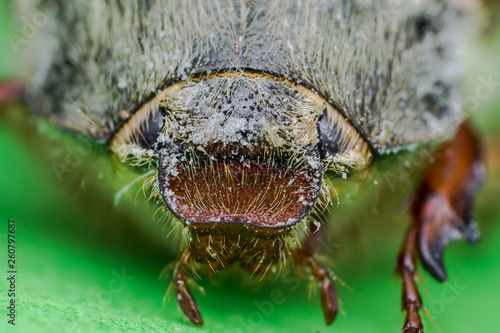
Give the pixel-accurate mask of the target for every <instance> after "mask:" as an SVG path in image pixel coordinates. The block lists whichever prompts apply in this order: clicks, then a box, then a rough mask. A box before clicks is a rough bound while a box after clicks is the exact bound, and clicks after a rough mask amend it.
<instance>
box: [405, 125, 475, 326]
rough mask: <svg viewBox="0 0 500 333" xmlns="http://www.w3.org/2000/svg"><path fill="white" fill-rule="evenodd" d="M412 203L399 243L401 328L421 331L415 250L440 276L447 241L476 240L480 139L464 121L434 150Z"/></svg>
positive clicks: (443, 275)
mask: <svg viewBox="0 0 500 333" xmlns="http://www.w3.org/2000/svg"><path fill="white" fill-rule="evenodd" d="M434 158H435V161H434V163H433V164H432V165H431V167H430V169H429V171H428V172H427V175H426V177H425V179H424V181H423V183H422V185H421V187H420V190H419V192H418V195H417V198H416V200H415V202H414V208H413V215H414V217H415V221H414V224H413V225H412V226H411V227H410V229H409V231H408V234H407V236H406V239H405V242H404V244H403V247H402V248H401V251H400V254H399V259H398V265H397V269H396V271H397V272H398V273H399V274H400V275H401V277H402V279H403V294H402V308H403V310H404V311H406V320H405V324H404V326H403V332H423V325H422V321H421V319H420V316H419V310H420V309H421V308H422V300H421V298H420V294H419V292H418V288H417V285H416V282H415V273H416V268H415V267H416V258H415V256H416V255H417V252H418V254H419V256H420V260H421V261H422V264H423V266H424V268H425V269H426V270H427V271H428V272H429V273H430V274H431V275H432V276H433V277H434V278H435V279H436V280H438V281H440V282H444V281H446V279H447V275H446V271H445V268H444V263H443V252H444V250H445V248H446V246H447V245H448V243H449V242H451V241H453V240H458V239H464V240H467V241H469V242H477V241H478V240H479V232H478V230H477V227H476V224H475V222H474V221H473V220H472V219H471V207H472V199H473V196H474V194H475V192H476V190H477V189H478V187H479V186H480V184H481V182H482V179H483V165H482V162H481V154H480V147H479V144H478V140H477V138H476V136H475V135H474V133H473V132H472V130H471V128H470V125H469V124H468V123H464V124H462V125H461V126H460V127H459V129H458V131H457V133H456V135H455V137H454V138H453V139H451V140H450V141H449V142H447V143H445V144H443V146H442V147H441V148H440V149H439V150H438V151H437V152H436V154H435V156H434Z"/></svg>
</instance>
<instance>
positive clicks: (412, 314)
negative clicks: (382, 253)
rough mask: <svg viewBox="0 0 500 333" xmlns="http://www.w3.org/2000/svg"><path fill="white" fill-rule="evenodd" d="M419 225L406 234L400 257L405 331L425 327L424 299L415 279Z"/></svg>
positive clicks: (399, 268)
mask: <svg viewBox="0 0 500 333" xmlns="http://www.w3.org/2000/svg"><path fill="white" fill-rule="evenodd" d="M417 232H418V230H417V227H416V226H412V227H411V228H410V230H408V233H407V235H406V238H405V241H404V243H403V246H402V248H401V251H400V253H399V258H398V265H397V268H396V270H397V272H398V273H399V274H400V275H401V278H402V280H403V292H402V302H401V307H402V309H403V310H404V311H405V312H406V319H405V323H404V325H403V333H410V332H419V333H420V332H423V331H424V327H423V325H422V320H421V319H420V315H419V310H420V309H421V308H422V299H421V297H420V293H419V291H418V287H417V283H416V281H415V277H416V269H415V266H416V265H415V263H416V261H415V252H416V251H415V250H416V239H417Z"/></svg>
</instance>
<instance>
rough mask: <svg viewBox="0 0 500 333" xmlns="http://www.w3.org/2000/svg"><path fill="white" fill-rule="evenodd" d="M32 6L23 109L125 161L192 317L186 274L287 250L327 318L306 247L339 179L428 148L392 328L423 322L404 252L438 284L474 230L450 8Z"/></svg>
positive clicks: (269, 259) (467, 135)
mask: <svg viewBox="0 0 500 333" xmlns="http://www.w3.org/2000/svg"><path fill="white" fill-rule="evenodd" d="M41 5H42V6H46V7H45V8H47V11H50V12H51V13H53V17H54V21H53V22H52V24H50V25H49V26H48V27H46V29H44V33H43V36H41V37H40V40H41V41H50V43H47V44H46V45H47V47H45V48H44V49H43V50H42V52H45V53H46V54H45V55H41V56H39V57H38V58H39V59H40V60H43V61H40V63H39V72H38V73H39V74H38V75H37V76H35V78H34V80H33V83H32V87H31V89H30V93H29V100H30V101H31V103H32V105H33V109H34V110H35V112H36V113H37V114H39V115H40V116H42V117H44V118H46V119H48V120H50V121H51V122H53V123H55V124H57V125H59V126H60V127H62V128H65V129H68V130H71V131H75V132H79V133H81V134H84V135H87V136H89V137H91V138H94V139H95V140H101V141H104V142H106V143H107V146H108V148H109V151H110V154H111V155H112V156H113V158H114V159H115V160H116V161H117V162H116V163H119V164H124V165H130V166H132V167H138V168H139V169H140V172H142V173H143V175H144V177H145V179H144V180H143V183H144V190H145V192H147V193H148V195H149V198H150V199H151V200H152V201H154V202H156V203H157V204H158V205H159V207H160V208H161V210H162V213H163V214H165V215H166V216H169V217H172V223H177V224H180V225H182V226H183V227H185V228H186V229H185V230H187V232H188V236H187V237H186V238H185V242H184V244H183V245H182V247H181V250H180V252H179V256H178V259H177V261H176V264H175V268H174V270H173V272H172V279H173V281H172V285H173V287H174V289H175V295H176V299H177V301H178V303H179V305H180V307H181V309H182V310H183V312H184V314H185V315H186V316H187V318H188V319H189V320H190V321H191V322H192V323H193V324H195V325H199V326H201V325H203V319H202V316H201V312H200V310H199V308H198V305H197V303H196V301H195V299H194V297H193V295H192V293H191V291H190V290H189V287H188V284H187V282H190V281H191V279H192V277H191V275H192V274H191V273H196V269H200V270H202V271H204V272H214V273H216V272H218V271H219V270H221V269H224V268H225V267H227V266H230V265H232V264H234V263H240V264H241V266H242V268H243V269H245V270H248V271H249V272H251V273H252V274H257V275H262V276H264V275H266V274H267V273H268V272H269V271H270V270H272V269H273V267H275V266H279V267H281V266H282V265H284V264H285V262H286V260H288V261H290V260H291V261H293V265H295V266H301V267H305V268H307V269H308V270H309V272H310V274H311V276H312V277H313V278H314V279H315V280H316V281H317V282H318V285H319V289H320V299H321V305H322V309H323V314H324V317H325V322H326V324H327V325H331V324H332V323H333V321H334V320H335V318H336V316H337V312H338V300H337V294H336V289H335V284H334V280H335V279H334V277H333V275H332V273H331V272H330V271H329V270H328V269H327V268H326V267H325V266H324V265H323V264H322V263H321V262H320V261H319V260H318V259H317V258H316V257H315V254H316V252H317V251H318V244H319V240H320V239H321V237H322V236H323V235H324V232H325V231H324V230H325V229H326V223H327V220H328V211H327V207H328V206H330V205H331V204H332V201H334V199H333V196H335V195H336V188H337V186H338V187H340V186H342V185H341V184H343V183H346V182H350V181H358V180H364V179H365V181H366V179H371V178H370V177H371V176H370V172H371V166H372V165H375V163H377V161H379V160H381V159H384V158H386V157H387V156H395V155H397V154H403V153H411V152H415V151H418V150H419V149H422V147H425V149H430V150H431V151H432V152H433V160H434V163H432V166H431V167H430V168H429V169H428V171H427V172H426V175H425V176H424V177H423V178H422V181H421V185H420V187H419V189H418V190H417V191H416V195H415V199H414V202H413V205H412V215H413V217H414V222H413V224H412V225H411V226H410V227H409V230H408V233H407V235H406V237H405V240H404V242H403V246H402V248H401V251H400V254H399V257H398V260H397V268H396V271H397V273H398V274H399V275H400V276H401V279H402V282H403V290H402V308H403V310H404V311H405V312H406V320H405V323H404V324H403V332H422V331H423V325H422V321H421V319H420V315H419V312H420V310H421V309H422V300H421V298H420V294H419V291H418V288H417V284H416V263H417V260H420V261H421V262H422V264H423V266H424V268H425V269H426V270H427V271H428V272H429V273H430V274H431V275H432V276H433V277H434V278H436V279H437V280H438V281H444V280H446V277H447V276H446V272H445V269H444V264H443V259H442V254H443V251H444V249H445V247H446V245H447V244H448V243H449V242H450V241H453V240H456V239H466V240H468V241H470V242H476V241H477V240H478V237H479V234H478V230H477V227H476V224H475V222H474V221H473V219H472V217H471V203H472V199H473V196H474V193H475V191H476V190H477V189H478V187H479V185H480V183H481V180H482V177H483V169H482V162H481V153H480V146H479V143H478V140H477V138H476V135H475V134H474V132H473V130H472V129H471V127H470V125H469V124H468V123H467V121H466V119H465V118H466V112H465V110H464V109H463V108H462V107H461V103H460V91H459V86H458V83H459V79H460V59H459V58H458V56H457V52H456V50H457V48H458V47H459V43H460V33H459V31H457V29H456V27H457V26H458V25H460V24H461V22H462V20H463V19H464V18H463V15H462V14H461V10H460V8H459V7H458V5H457V4H455V3H454V2H452V1H437V0H424V1H410V2H405V3H404V4H403V3H402V2H393V1H388V0H387V1H379V2H377V3H370V2H362V1H360V2H357V1H331V2H328V1H320V0H315V1H306V2H302V1H286V2H285V1H278V0H270V1H230V0H224V1H217V2H213V3H208V2H204V1H180V0H149V1H138V2H135V3H133V4H130V3H124V2H122V1H119V0H117V1H110V2H100V1H97V0H90V1H87V2H76V1H74V2H63V1H41ZM47 59H48V60H47ZM2 91H4V89H3V90H2ZM5 91H7V89H5ZM11 91H12V89H11ZM144 170H146V171H144ZM330 214H332V215H335V210H331V211H330Z"/></svg>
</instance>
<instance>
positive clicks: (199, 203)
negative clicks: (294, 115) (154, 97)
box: [159, 149, 322, 228]
mask: <svg viewBox="0 0 500 333" xmlns="http://www.w3.org/2000/svg"><path fill="white" fill-rule="evenodd" d="M316 150H317V149H316ZM316 150H315V151H314V153H315V154H316V155H319V154H318V153H317V152H316ZM171 156H172V155H161V156H160V167H159V183H160V191H161V193H162V196H163V199H164V201H165V203H166V204H167V206H168V207H169V208H170V210H171V211H172V213H174V214H175V215H176V216H177V217H178V218H179V219H180V220H182V221H183V222H184V223H186V224H188V225H190V224H194V225H196V224H206V223H219V222H220V223H230V224H232V223H235V224H244V225H253V226H256V227H264V228H286V227H290V226H293V225H294V224H296V223H298V222H299V221H301V220H302V219H303V218H304V217H305V216H306V215H307V214H308V213H309V212H310V210H311V209H312V207H313V206H314V203H315V202H316V198H317V197H318V194H319V191H320V187H321V174H322V173H321V167H320V165H321V164H320V163H308V162H307V159H303V160H302V161H301V162H295V163H294V162H290V160H293V159H296V157H295V158H293V157H288V158H287V159H285V158H284V157H283V156H282V157H279V158H277V157H274V158H273V157H270V156H269V157H267V158H264V159H262V156H261V158H257V156H255V155H254V156H251V155H241V154H237V155H236V156H235V155H226V156H221V155H220V154H217V155H216V156H213V155H212V156H210V157H208V158H206V157H203V158H194V159H191V160H188V159H187V158H171ZM315 159H318V161H319V156H316V158H315Z"/></svg>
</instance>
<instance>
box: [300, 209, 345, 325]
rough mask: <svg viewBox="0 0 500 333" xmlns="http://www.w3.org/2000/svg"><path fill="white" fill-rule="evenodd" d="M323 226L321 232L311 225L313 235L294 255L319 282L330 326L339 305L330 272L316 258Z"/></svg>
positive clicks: (323, 307)
mask: <svg viewBox="0 0 500 333" xmlns="http://www.w3.org/2000/svg"><path fill="white" fill-rule="evenodd" d="M324 219H325V217H324V216H323V217H322V218H321V220H322V221H323V222H324ZM322 224H323V226H322V227H321V228H319V230H318V227H317V226H316V225H315V224H310V227H309V228H310V230H311V235H309V237H308V238H307V239H306V241H305V243H304V244H303V246H302V248H301V249H300V250H298V251H297V252H295V253H294V259H295V262H296V263H297V264H299V265H306V266H308V267H309V268H310V269H311V274H312V276H314V278H315V279H316V280H317V281H318V282H319V284H320V287H319V289H320V298H321V307H322V309H323V315H324V317H325V322H326V325H327V326H330V325H331V324H332V323H333V321H334V320H335V318H336V317H337V313H338V309H339V304H338V298H337V292H336V290H335V286H334V284H333V281H332V279H331V275H330V273H329V271H328V270H327V269H326V268H325V267H323V266H322V265H321V264H319V263H318V262H317V260H316V259H315V258H314V255H315V254H316V251H317V249H318V247H319V245H320V243H321V239H322V235H323V234H324V230H325V229H326V226H325V225H324V224H325V223H322Z"/></svg>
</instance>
